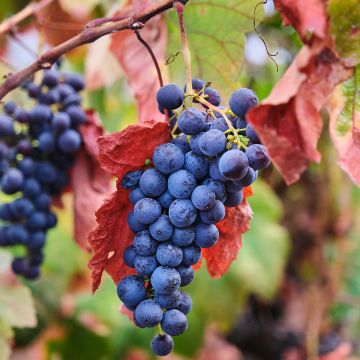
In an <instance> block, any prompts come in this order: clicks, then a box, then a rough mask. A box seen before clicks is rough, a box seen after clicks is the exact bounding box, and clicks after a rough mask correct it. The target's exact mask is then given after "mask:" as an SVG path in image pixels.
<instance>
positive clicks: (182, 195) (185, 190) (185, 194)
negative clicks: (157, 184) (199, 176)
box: [168, 170, 196, 199]
mask: <svg viewBox="0 0 360 360" xmlns="http://www.w3.org/2000/svg"><path fill="white" fill-rule="evenodd" d="M195 187H196V179H195V177H194V175H192V174H191V173H190V172H189V171H186V170H178V171H176V172H174V173H173V174H171V175H170V176H169V179H168V190H169V192H170V194H171V195H173V196H174V197H175V198H177V199H188V198H190V196H191V193H192V192H193V190H194V189H195Z"/></svg>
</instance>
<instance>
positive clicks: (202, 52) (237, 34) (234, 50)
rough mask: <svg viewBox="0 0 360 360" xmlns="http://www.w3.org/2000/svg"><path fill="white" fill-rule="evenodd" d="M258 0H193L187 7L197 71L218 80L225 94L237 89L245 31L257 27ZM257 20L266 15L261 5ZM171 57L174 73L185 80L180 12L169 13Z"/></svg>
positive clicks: (202, 75)
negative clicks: (180, 52) (179, 25)
mask: <svg viewBox="0 0 360 360" xmlns="http://www.w3.org/2000/svg"><path fill="white" fill-rule="evenodd" d="M257 3H258V1H257V0H244V1H235V0H231V1H227V0H210V1H209V0H198V1H191V2H189V3H188V4H187V6H186V7H185V14H184V21H185V29H186V32H187V34H188V40H189V46H190V51H191V56H192V66H193V69H192V70H193V75H194V76H197V77H200V78H203V79H204V80H206V81H211V82H213V83H214V86H215V87H219V88H221V89H222V94H226V91H231V90H233V89H234V85H235V83H236V82H237V81H238V80H239V74H240V72H241V70H242V66H243V50H244V43H245V34H246V32H248V31H251V30H252V28H253V16H254V8H255V6H256V4H257ZM256 17H257V21H260V20H261V18H262V7H260V6H259V7H258V11H257V13H256ZM168 23H169V29H170V39H169V48H168V58H172V60H173V61H172V64H171V66H170V69H171V72H172V74H171V75H172V77H173V78H178V80H179V81H184V76H183V74H184V67H183V60H182V56H181V54H178V56H176V57H174V55H175V54H177V53H178V52H179V51H181V40H180V34H179V30H178V20H177V14H176V12H174V11H173V12H171V13H169V16H168Z"/></svg>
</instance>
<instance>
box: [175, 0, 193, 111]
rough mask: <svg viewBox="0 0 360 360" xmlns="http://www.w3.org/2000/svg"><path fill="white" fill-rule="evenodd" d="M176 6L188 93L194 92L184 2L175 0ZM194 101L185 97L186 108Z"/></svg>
mask: <svg viewBox="0 0 360 360" xmlns="http://www.w3.org/2000/svg"><path fill="white" fill-rule="evenodd" d="M174 8H175V9H176V11H177V13H178V19H179V29H180V34H181V45H182V54H183V57H184V64H185V71H186V93H189V94H192V92H193V89H192V75H191V54H190V49H189V44H188V41H187V36H186V31H185V26H184V4H183V3H181V2H180V1H176V0H175V1H174ZM191 101H192V99H191V97H185V101H184V104H185V108H187V105H188V103H189V104H190V102H191Z"/></svg>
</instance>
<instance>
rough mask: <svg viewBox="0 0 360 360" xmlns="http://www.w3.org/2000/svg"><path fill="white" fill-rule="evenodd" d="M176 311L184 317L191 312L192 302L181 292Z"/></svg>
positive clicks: (188, 296)
mask: <svg viewBox="0 0 360 360" xmlns="http://www.w3.org/2000/svg"><path fill="white" fill-rule="evenodd" d="M177 309H178V310H180V311H181V312H182V313H183V314H185V315H187V314H188V313H189V312H190V311H191V309H192V300H191V297H190V295H188V294H186V293H185V292H183V291H180V303H179V305H178V306H177Z"/></svg>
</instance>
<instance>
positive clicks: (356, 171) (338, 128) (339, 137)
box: [328, 76, 360, 186]
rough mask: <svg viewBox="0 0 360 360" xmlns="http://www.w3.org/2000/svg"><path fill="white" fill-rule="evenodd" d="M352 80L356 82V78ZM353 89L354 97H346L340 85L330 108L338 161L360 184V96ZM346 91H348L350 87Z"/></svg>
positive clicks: (330, 102) (332, 133)
mask: <svg viewBox="0 0 360 360" xmlns="http://www.w3.org/2000/svg"><path fill="white" fill-rule="evenodd" d="M358 77H359V78H360V76H358ZM351 81H353V82H355V81H354V79H350V80H349V82H351ZM343 86H347V85H346V84H344V85H343ZM353 90H354V92H353V97H352V98H351V99H346V98H344V92H342V91H341V89H340V87H339V88H338V89H337V90H336V92H335V93H334V95H333V97H332V98H331V100H330V101H329V104H328V110H329V115H330V135H331V138H332V141H333V143H334V145H335V147H336V149H337V152H338V155H339V159H338V162H339V164H340V166H341V168H342V169H343V170H344V171H345V172H346V173H347V174H349V176H350V178H351V180H352V181H354V183H356V184H357V185H358V186H360V162H359V159H360V103H359V100H358V99H357V98H356V96H358V97H360V96H359V95H357V93H358V92H359V89H358V88H357V87H356V86H355V87H354V89H353ZM344 91H346V92H347V93H348V89H344ZM348 111H349V112H350V113H349V114H348V113H347V112H348ZM342 116H344V117H342Z"/></svg>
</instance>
